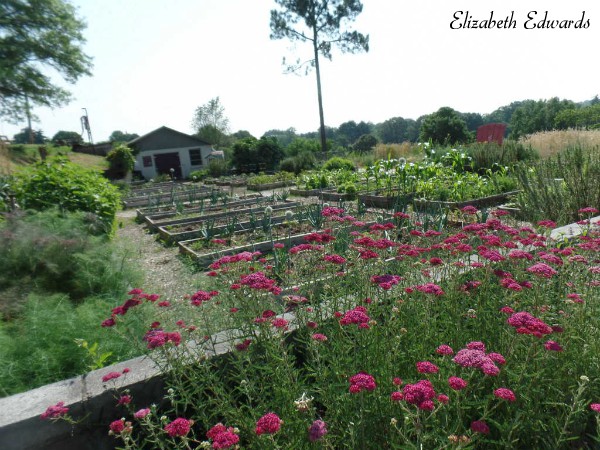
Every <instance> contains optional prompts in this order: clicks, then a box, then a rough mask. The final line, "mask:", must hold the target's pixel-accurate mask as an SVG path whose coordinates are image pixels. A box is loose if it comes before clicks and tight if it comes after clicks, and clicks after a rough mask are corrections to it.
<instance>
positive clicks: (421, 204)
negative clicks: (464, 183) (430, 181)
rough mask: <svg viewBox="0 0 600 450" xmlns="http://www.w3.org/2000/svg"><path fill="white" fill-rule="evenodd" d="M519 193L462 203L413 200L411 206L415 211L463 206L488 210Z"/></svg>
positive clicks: (459, 207) (512, 192)
mask: <svg viewBox="0 0 600 450" xmlns="http://www.w3.org/2000/svg"><path fill="white" fill-rule="evenodd" d="M518 192H519V191H510V192H504V193H502V194H496V195H490V196H487V197H481V198H476V199H472V200H465V201H462V202H443V201H438V200H424V199H415V200H413V206H414V208H415V210H416V211H440V210H446V209H462V208H464V207H465V206H469V205H470V206H474V207H475V208H478V209H481V208H489V207H492V206H498V205H501V204H503V203H505V202H506V201H507V200H508V198H509V197H510V196H512V195H516V194H518Z"/></svg>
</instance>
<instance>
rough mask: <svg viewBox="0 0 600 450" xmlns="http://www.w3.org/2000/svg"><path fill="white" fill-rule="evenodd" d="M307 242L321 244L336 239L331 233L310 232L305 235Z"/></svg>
mask: <svg viewBox="0 0 600 450" xmlns="http://www.w3.org/2000/svg"><path fill="white" fill-rule="evenodd" d="M304 240H305V241H306V242H318V243H320V244H327V243H328V242H332V241H335V237H333V236H332V235H331V234H329V233H326V232H323V233H317V232H314V233H310V234H308V235H307V236H305V237H304Z"/></svg>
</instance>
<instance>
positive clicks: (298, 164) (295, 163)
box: [279, 152, 317, 175]
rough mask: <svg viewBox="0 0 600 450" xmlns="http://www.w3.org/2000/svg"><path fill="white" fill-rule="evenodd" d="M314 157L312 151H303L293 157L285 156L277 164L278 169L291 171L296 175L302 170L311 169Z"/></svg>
mask: <svg viewBox="0 0 600 450" xmlns="http://www.w3.org/2000/svg"><path fill="white" fill-rule="evenodd" d="M316 162H317V160H316V158H315V155H314V154H313V153H309V152H303V153H300V154H298V155H296V156H294V157H290V158H285V159H284V160H283V161H281V164H280V165H279V170H282V171H284V172H293V173H295V174H296V175H298V174H300V173H301V172H302V171H305V170H310V169H313V168H314V167H315V165H316Z"/></svg>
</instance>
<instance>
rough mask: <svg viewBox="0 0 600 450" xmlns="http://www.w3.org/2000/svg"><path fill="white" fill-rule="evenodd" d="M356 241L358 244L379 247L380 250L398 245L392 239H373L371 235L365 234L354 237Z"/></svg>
mask: <svg viewBox="0 0 600 450" xmlns="http://www.w3.org/2000/svg"><path fill="white" fill-rule="evenodd" d="M354 243H355V244H356V245H360V246H362V247H366V248H377V249H379V250H385V249H386V248H391V247H397V246H398V244H396V243H395V242H394V241H390V240H389V239H383V238H382V239H373V238H372V237H369V236H363V237H360V238H357V239H354Z"/></svg>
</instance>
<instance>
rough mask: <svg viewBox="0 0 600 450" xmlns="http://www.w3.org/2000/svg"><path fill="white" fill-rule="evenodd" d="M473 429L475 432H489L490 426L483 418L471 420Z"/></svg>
mask: <svg viewBox="0 0 600 450" xmlns="http://www.w3.org/2000/svg"><path fill="white" fill-rule="evenodd" d="M471 430H472V431H473V432H474V433H481V434H489V433H490V427H489V426H488V424H487V423H485V421H483V420H474V421H473V422H471Z"/></svg>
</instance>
